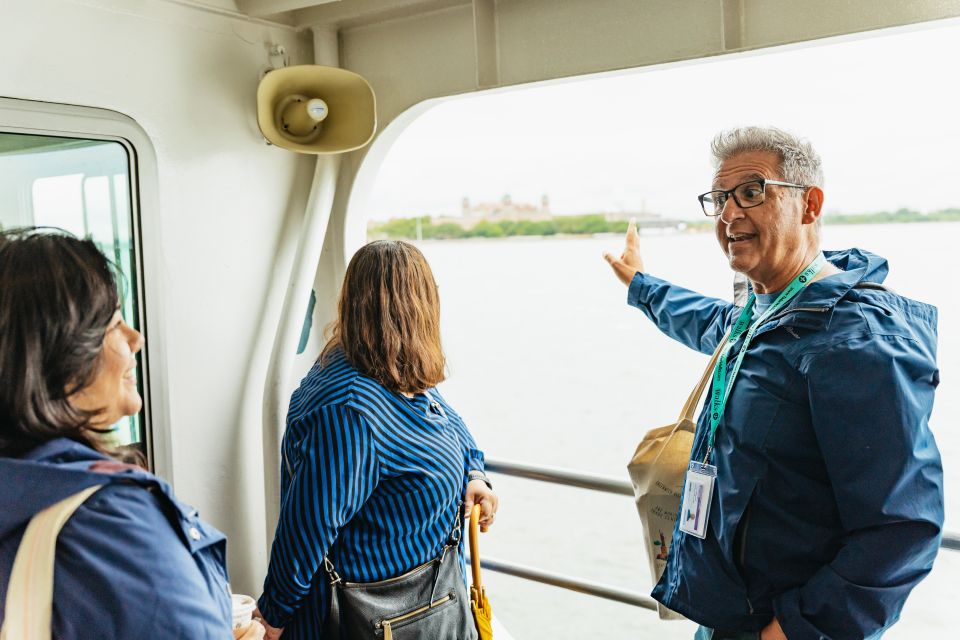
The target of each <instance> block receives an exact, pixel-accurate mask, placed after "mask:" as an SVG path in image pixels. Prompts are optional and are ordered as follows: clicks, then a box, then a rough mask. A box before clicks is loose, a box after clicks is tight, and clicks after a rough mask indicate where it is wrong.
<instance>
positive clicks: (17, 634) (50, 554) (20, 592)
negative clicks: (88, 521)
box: [0, 484, 103, 640]
mask: <svg viewBox="0 0 960 640" xmlns="http://www.w3.org/2000/svg"><path fill="white" fill-rule="evenodd" d="M102 486H103V485H100V484H98V485H94V486H92V487H87V488H86V489H84V490H83V491H79V492H77V493H75V494H73V495H72V496H70V497H68V498H65V499H63V500H61V501H60V502H57V503H56V504H54V505H51V506H49V507H47V508H46V509H44V510H43V511H40V512H39V513H37V514H36V515H35V516H33V518H31V520H30V524H28V525H27V530H26V531H25V532H24V534H23V539H21V540H20V547H19V549H17V556H16V558H14V561H13V569H12V570H11V572H10V582H9V584H8V585H7V600H6V605H5V609H4V620H3V628H2V629H0V640H50V637H51V629H50V621H51V619H52V615H53V565H54V558H55V556H56V551H57V536H58V535H59V534H60V530H61V529H63V525H64V524H66V522H67V520H69V519H70V516H72V515H73V513H74V511H76V510H77V509H78V508H79V507H80V505H81V504H83V503H84V501H86V499H87V498H89V497H90V496H91V495H93V494H94V493H96V492H97V491H98V490H99V489H100V487H102Z"/></svg>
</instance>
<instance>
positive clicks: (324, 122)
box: [257, 64, 377, 153]
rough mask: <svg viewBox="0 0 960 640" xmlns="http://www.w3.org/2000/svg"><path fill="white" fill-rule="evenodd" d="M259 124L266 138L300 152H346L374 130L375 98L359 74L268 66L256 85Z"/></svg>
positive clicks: (333, 69)
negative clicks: (273, 68) (267, 70)
mask: <svg viewBox="0 0 960 640" xmlns="http://www.w3.org/2000/svg"><path fill="white" fill-rule="evenodd" d="M257 124H258V125H259V126H260V132H261V133H263V137H264V138H266V139H267V141H268V142H270V143H271V144H274V145H276V146H278V147H283V148H284V149H289V150H291V151H297V152H299V153H345V152H347V151H353V150H354V149H359V148H360V147H363V146H364V145H366V144H367V143H368V142H370V140H371V139H372V138H373V134H374V133H375V132H376V130H377V102H376V97H375V96H374V94H373V89H372V88H371V87H370V84H369V83H368V82H367V81H366V80H365V79H364V78H363V77H362V76H360V75H357V74H356V73H353V72H352V71H347V70H346V69H340V68H337V67H324V66H320V65H315V64H304V65H297V66H293V67H284V68H282V69H275V70H273V71H270V72H269V73H267V75H265V76H264V77H263V79H262V80H261V81H260V85H259V86H258V87H257Z"/></svg>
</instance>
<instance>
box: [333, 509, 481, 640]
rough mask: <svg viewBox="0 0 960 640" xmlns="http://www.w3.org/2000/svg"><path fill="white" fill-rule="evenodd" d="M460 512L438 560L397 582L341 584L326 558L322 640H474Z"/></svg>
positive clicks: (390, 579)
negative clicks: (462, 561) (327, 592)
mask: <svg viewBox="0 0 960 640" xmlns="http://www.w3.org/2000/svg"><path fill="white" fill-rule="evenodd" d="M461 521H462V518H461V516H460V507H458V508H457V514H456V523H455V524H454V527H453V530H452V532H451V533H450V538H449V540H448V542H447V544H446V545H444V547H443V550H442V551H441V552H440V555H439V556H438V557H437V558H435V559H433V560H431V561H430V562H427V563H424V564H422V565H420V566H419V567H417V568H415V569H413V570H411V571H408V572H407V573H405V574H403V575H401V576H397V577H395V578H388V579H387V580H381V581H379V582H345V581H343V580H341V579H340V576H339V575H337V572H336V569H335V568H334V566H333V563H332V562H331V561H330V559H329V558H324V559H323V563H324V567H325V569H326V571H327V574H328V575H329V576H330V611H329V614H328V616H327V622H326V625H325V627H324V640H327V639H328V638H329V640H366V639H368V638H370V639H376V640H415V639H418V638H426V639H429V640H476V639H477V630H476V627H475V626H474V623H473V614H472V613H471V612H470V599H469V598H468V597H467V587H466V582H465V581H464V577H463V572H462V571H461V569H460V558H459V557H458V556H457V549H458V547H459V545H460V535H461Z"/></svg>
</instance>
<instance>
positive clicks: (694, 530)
mask: <svg viewBox="0 0 960 640" xmlns="http://www.w3.org/2000/svg"><path fill="white" fill-rule="evenodd" d="M716 481H717V468H716V467H715V466H713V465H712V464H705V463H703V462H691V463H690V466H689V467H688V468H687V478H686V480H685V482H684V485H683V504H682V505H680V531H683V532H684V533H689V534H690V535H692V536H696V537H698V538H701V539H703V538H706V537H707V521H708V519H709V518H710V502H711V498H713V487H714V485H715V484H716Z"/></svg>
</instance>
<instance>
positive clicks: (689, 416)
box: [678, 330, 730, 422]
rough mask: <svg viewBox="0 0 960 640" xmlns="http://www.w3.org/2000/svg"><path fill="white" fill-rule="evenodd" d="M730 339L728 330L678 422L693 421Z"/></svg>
mask: <svg viewBox="0 0 960 640" xmlns="http://www.w3.org/2000/svg"><path fill="white" fill-rule="evenodd" d="M729 337H730V331H729V330H727V332H726V333H725V334H724V336H723V337H722V338H720V343H719V344H717V348H716V350H715V351H714V352H713V355H712V356H711V357H710V362H708V363H707V368H706V369H704V371H703V375H702V376H700V382H698V383H697V386H696V387H694V388H693V391H692V392H691V393H690V396H689V397H688V398H687V402H686V404H684V405H683V409H681V410H680V418H679V420H678V422H683V421H684V420H691V421H692V420H693V412H694V411H696V410H697V407H698V406H699V404H700V396H702V395H703V391H704V389H706V388H707V382H708V381H709V380H710V379H711V378H712V377H713V368H714V367H716V366H717V360H719V359H720V354H721V353H722V352H723V346H724V345H725V344H726V343H727V339H728V338H729Z"/></svg>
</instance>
